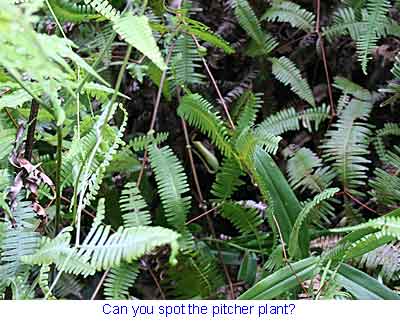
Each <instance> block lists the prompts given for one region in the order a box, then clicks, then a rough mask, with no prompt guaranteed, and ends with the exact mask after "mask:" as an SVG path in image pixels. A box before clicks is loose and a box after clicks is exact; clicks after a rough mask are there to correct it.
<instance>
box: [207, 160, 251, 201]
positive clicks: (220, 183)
mask: <svg viewBox="0 0 400 321" xmlns="http://www.w3.org/2000/svg"><path fill="white" fill-rule="evenodd" d="M243 174H244V173H243V171H242V169H241V166H240V164H239V162H238V161H237V160H236V159H235V158H225V159H224V161H223V163H222V166H221V167H220V169H219V171H218V173H217V175H216V177H215V181H214V183H213V185H212V187H211V193H212V194H213V195H214V196H215V197H216V198H217V199H219V200H226V199H229V198H231V197H232V195H233V194H234V193H235V192H236V191H237V190H238V188H239V187H240V186H241V185H243V184H244V182H243V181H242V180H241V179H240V176H242V175H243Z"/></svg>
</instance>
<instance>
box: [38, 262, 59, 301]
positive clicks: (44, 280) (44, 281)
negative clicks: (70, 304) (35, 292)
mask: <svg viewBox="0 0 400 321" xmlns="http://www.w3.org/2000/svg"><path fill="white" fill-rule="evenodd" d="M49 274H50V265H48V264H44V265H42V267H41V268H40V272H39V286H40V289H41V290H42V292H43V294H44V296H45V297H46V298H48V299H55V297H54V295H53V293H52V292H51V291H50V287H49Z"/></svg>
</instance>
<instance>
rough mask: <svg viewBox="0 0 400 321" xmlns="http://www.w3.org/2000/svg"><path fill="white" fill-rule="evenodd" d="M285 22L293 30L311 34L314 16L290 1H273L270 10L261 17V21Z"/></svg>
mask: <svg viewBox="0 0 400 321" xmlns="http://www.w3.org/2000/svg"><path fill="white" fill-rule="evenodd" d="M263 20H268V21H272V22H274V21H278V22H287V23H290V25H291V26H292V27H293V28H299V29H302V30H304V31H306V32H311V31H313V29H314V25H315V16H314V14H313V13H312V12H309V11H307V10H305V9H303V8H301V6H299V5H298V4H296V3H293V2H291V1H274V2H273V3H272V6H271V8H269V9H267V11H266V12H265V13H264V14H263V16H262V17H261V21H263Z"/></svg>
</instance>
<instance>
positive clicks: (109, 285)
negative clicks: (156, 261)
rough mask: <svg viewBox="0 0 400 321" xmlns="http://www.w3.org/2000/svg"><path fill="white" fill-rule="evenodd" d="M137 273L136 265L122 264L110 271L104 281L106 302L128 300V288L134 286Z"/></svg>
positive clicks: (137, 267)
mask: <svg viewBox="0 0 400 321" xmlns="http://www.w3.org/2000/svg"><path fill="white" fill-rule="evenodd" d="M138 272H139V266H138V264H137V263H125V262H124V263H122V264H121V265H120V266H118V267H114V268H112V269H111V270H110V272H109V273H108V275H107V278H106V280H105V281H104V296H105V298H106V299H107V300H129V288H130V287H132V286H133V285H134V284H135V281H136V277H137V275H138Z"/></svg>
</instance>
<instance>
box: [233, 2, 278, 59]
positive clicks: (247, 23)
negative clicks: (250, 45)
mask: <svg viewBox="0 0 400 321" xmlns="http://www.w3.org/2000/svg"><path fill="white" fill-rule="evenodd" d="M233 7H234V10H235V16H236V19H237V20H238V22H239V24H240V26H241V27H242V28H243V29H244V30H245V31H246V32H247V34H248V35H249V36H250V37H251V38H252V39H253V40H254V41H255V42H256V44H257V46H258V47H259V48H260V49H261V51H262V53H263V54H264V55H268V54H269V53H270V52H271V51H272V50H274V49H275V47H276V46H277V45H278V43H277V42H276V40H275V39H274V38H273V37H272V36H270V35H269V34H266V33H265V32H264V31H263V30H262V28H261V26H260V22H259V21H258V18H257V16H256V14H255V13H254V11H253V9H252V8H251V6H250V5H249V3H248V2H247V0H234V2H233Z"/></svg>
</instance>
